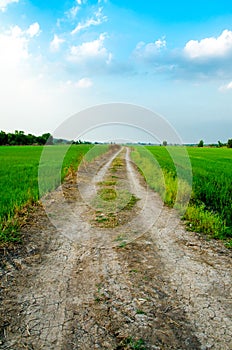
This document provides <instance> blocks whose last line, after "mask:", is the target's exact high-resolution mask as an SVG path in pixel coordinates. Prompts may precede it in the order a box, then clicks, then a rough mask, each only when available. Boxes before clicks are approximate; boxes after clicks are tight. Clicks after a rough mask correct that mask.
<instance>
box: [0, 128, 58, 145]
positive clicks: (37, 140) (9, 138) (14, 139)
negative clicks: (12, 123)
mask: <svg viewBox="0 0 232 350" xmlns="http://www.w3.org/2000/svg"><path fill="white" fill-rule="evenodd" d="M45 144H50V145H53V137H52V135H51V134H50V133H45V134H43V135H41V136H35V135H32V134H28V135H26V134H25V133H24V131H18V130H15V132H14V133H6V132H4V131H1V132H0V146H7V145H9V146H22V145H45Z"/></svg>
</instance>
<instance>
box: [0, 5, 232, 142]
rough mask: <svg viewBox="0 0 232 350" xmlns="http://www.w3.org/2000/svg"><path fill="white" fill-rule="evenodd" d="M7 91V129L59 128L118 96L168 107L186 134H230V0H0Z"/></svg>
mask: <svg viewBox="0 0 232 350" xmlns="http://www.w3.org/2000/svg"><path fill="white" fill-rule="evenodd" d="M0 99H1V103H0V115H1V118H0V121H1V123H0V129H2V130H5V131H7V132H9V131H14V130H16V129H17V130H24V131H25V132H26V133H30V132H31V133H34V134H40V133H43V132H48V131H49V132H51V133H53V131H54V130H55V129H56V128H57V127H58V126H59V125H60V124H61V123H63V122H64V121H65V120H66V119H67V118H68V117H70V116H72V115H73V114H75V113H78V112H80V111H82V110H84V109H86V108H88V107H92V106H94V105H100V104H105V103H115V102H120V103H130V104H136V105H139V106H143V107H145V108H148V109H150V110H152V111H154V112H155V113H158V114H160V115H162V116H163V117H164V118H165V119H166V120H167V121H168V122H169V123H170V124H171V125H172V126H173V128H175V129H176V130H177V132H178V133H179V135H180V137H181V138H182V140H183V142H186V143H194V142H198V141H199V140H200V139H204V140H205V142H207V143H211V142H217V141H218V140H221V141H223V142H225V141H227V139H228V138H231V137H232V2H230V1H228V0H220V1H217V0H205V1H200V0H194V1H193V0H189V1H181V0H177V1H173V0H166V1H160V0H158V1H143V2H142V1H138V0H133V1H132V0H129V1H121V0H118V1H117V0H111V1H110V0H96V1H93V0H67V1H59V0H56V1H54V0H50V1H43V0H31V1H29V0H0ZM109 122H111V123H112V122H114V120H111V117H110V116H109ZM98 132H99V130H98ZM115 132H116V133H119V134H120V131H119V128H117V130H115ZM107 136H108V135H107V133H106V134H104V131H103V132H102V135H101V133H100V134H99V133H98V134H96V138H97V139H98V140H99V141H105V140H107V141H108V139H107ZM91 137H93V138H94V137H95V136H94V131H92V132H91ZM117 137H120V135H115V138H117ZM100 138H102V139H100ZM128 139H130V135H128ZM138 141H144V140H142V139H140V140H138ZM145 141H149V139H146V140H145Z"/></svg>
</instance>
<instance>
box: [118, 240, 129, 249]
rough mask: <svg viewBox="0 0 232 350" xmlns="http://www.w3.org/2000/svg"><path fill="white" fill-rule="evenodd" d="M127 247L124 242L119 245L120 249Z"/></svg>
mask: <svg viewBox="0 0 232 350" xmlns="http://www.w3.org/2000/svg"><path fill="white" fill-rule="evenodd" d="M126 246H127V242H126V241H122V242H121V243H120V244H119V245H118V247H119V248H125V247H126Z"/></svg>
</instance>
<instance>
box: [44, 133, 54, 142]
mask: <svg viewBox="0 0 232 350" xmlns="http://www.w3.org/2000/svg"><path fill="white" fill-rule="evenodd" d="M42 139H43V142H44V143H43V144H44V145H45V144H47V145H53V136H52V135H51V134H50V133H46V134H43V135H42Z"/></svg>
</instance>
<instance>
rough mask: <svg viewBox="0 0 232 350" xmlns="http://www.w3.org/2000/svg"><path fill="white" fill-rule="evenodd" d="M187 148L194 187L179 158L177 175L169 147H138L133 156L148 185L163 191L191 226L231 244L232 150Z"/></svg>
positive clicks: (190, 228)
mask: <svg viewBox="0 0 232 350" xmlns="http://www.w3.org/2000/svg"><path fill="white" fill-rule="evenodd" d="M147 150H149V152H147ZM188 151H189V154H190V160H191V164H192V172H193V183H192V189H191V184H190V183H188V181H186V179H185V178H184V175H183V174H184V167H185V163H184V162H182V163H181V159H179V167H180V168H181V169H182V170H183V172H182V173H181V172H180V173H179V176H177V171H176V168H175V165H174V162H173V160H172V158H171V156H170V154H169V153H168V150H167V148H165V147H155V146H154V147H147V148H146V149H145V148H143V147H135V148H134V150H133V152H132V159H133V160H134V162H135V163H136V164H137V166H138V167H139V168H140V169H141V172H142V173H143V175H144V177H145V179H146V181H147V183H148V185H149V186H150V187H151V188H152V189H154V190H155V191H156V192H158V193H159V194H160V196H161V198H162V200H163V201H164V203H165V204H166V205H168V206H170V207H173V206H175V207H176V208H177V209H179V210H180V212H181V214H182V218H183V219H184V220H186V224H187V228H188V229H189V230H191V231H195V232H200V233H204V234H206V235H207V236H208V237H210V238H216V239H221V240H225V241H226V245H227V246H228V247H231V245H232V239H231V237H232V222H231V210H232V204H231V193H232V184H231V180H230V179H231V175H232V174H231V173H232V171H231V160H232V152H230V153H228V150H224V152H223V150H219V151H220V152H219V153H220V154H219V153H217V152H218V150H215V149H214V150H212V149H204V150H199V149H194V148H193V149H188ZM202 151H203V152H202ZM177 152H178V148H177ZM219 162H220V165H219ZM190 189H191V197H190V201H189V204H188V206H187V208H185V209H184V211H183V210H182V208H183V206H182V204H183V203H186V200H188V195H187V196H186V194H188V193H189V190H190ZM177 193H178V196H177ZM185 196H186V197H185Z"/></svg>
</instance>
